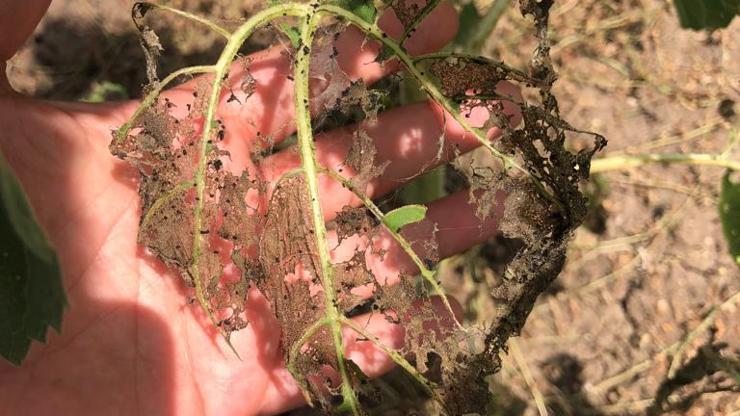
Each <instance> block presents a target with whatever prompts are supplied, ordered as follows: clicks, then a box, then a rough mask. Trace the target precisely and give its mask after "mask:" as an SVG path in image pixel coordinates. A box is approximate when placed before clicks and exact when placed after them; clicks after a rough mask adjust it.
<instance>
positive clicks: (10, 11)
mask: <svg viewBox="0 0 740 416" xmlns="http://www.w3.org/2000/svg"><path fill="white" fill-rule="evenodd" d="M49 3H51V0H24V1H17V0H0V94H1V93H3V92H6V93H7V92H10V91H11V90H10V85H9V84H8V80H7V78H6V75H5V61H7V60H8V59H10V58H11V57H12V56H13V55H15V53H16V52H17V51H18V48H20V47H21V45H22V44H23V42H25V41H26V39H27V38H28V36H29V35H30V34H31V33H32V32H33V30H34V29H35V28H36V25H38V23H39V21H40V20H41V17H42V16H43V15H44V13H46V9H48V8H49Z"/></svg>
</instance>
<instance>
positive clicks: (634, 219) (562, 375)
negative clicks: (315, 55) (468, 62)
mask: <svg viewBox="0 0 740 416" xmlns="http://www.w3.org/2000/svg"><path fill="white" fill-rule="evenodd" d="M166 3H168V4H170V5H172V6H175V7H178V8H182V9H186V10H191V11H199V12H201V13H202V14H204V15H209V16H219V17H221V18H222V19H223V22H224V23H225V24H228V22H229V21H230V20H233V21H237V20H238V19H240V18H242V17H243V16H244V15H245V14H247V13H249V12H250V11H252V10H254V9H255V8H256V7H257V4H256V3H257V2H255V1H251V0H242V1H238V0H232V1H224V0H220V1H219V0H211V1H208V0H172V1H169V2H166ZM478 3H480V4H481V5H484V4H485V3H486V2H478ZM132 4H133V1H131V0H64V1H55V2H54V3H53V5H52V8H51V11H50V13H49V14H47V15H46V17H45V18H44V20H43V21H42V23H41V24H40V26H39V27H38V28H37V31H36V33H35V35H34V36H33V37H32V38H31V39H30V40H29V42H28V43H27V44H26V45H25V46H24V48H23V50H22V51H21V52H20V53H19V54H18V56H16V58H14V60H13V61H11V63H10V65H9V68H8V74H9V78H10V81H11V83H12V84H13V85H14V86H15V87H16V88H17V89H18V90H19V91H21V92H24V93H26V94H28V95H32V96H36V97H45V98H49V99H64V100H82V99H86V100H95V101H100V100H103V99H121V98H127V97H136V96H138V95H139V94H140V89H141V85H142V84H144V82H145V64H144V58H143V54H142V52H141V48H140V46H139V42H138V32H136V30H135V28H134V26H133V24H132V23H131V20H130V9H131V5H132ZM160 23H161V26H162V27H160V28H157V29H158V33H159V34H160V36H161V38H162V41H163V44H164V46H165V48H166V53H165V54H164V61H163V65H162V69H161V70H162V72H163V73H168V72H170V71H172V70H174V69H176V68H179V67H182V66H185V65H191V64H199V63H204V62H213V61H215V59H216V58H217V56H218V53H219V52H220V48H219V47H214V43H215V42H217V39H216V37H215V35H208V34H206V33H205V32H201V31H200V30H197V29H194V28H192V27H191V26H190V25H188V24H186V23H183V22H181V21H178V20H177V19H176V18H170V17H166V18H165V20H164V21H162V22H160ZM550 29H551V32H552V33H551V36H552V43H553V50H552V56H553V59H554V65H555V68H556V70H557V72H558V73H559V77H560V79H559V81H558V82H557V83H556V84H555V90H554V92H555V95H556V96H557V97H558V99H559V100H560V106H561V107H560V108H561V110H562V115H563V118H564V119H566V120H568V121H569V122H570V123H571V124H572V125H574V126H577V127H579V128H582V129H585V130H590V131H595V132H598V133H600V134H603V135H604V136H605V137H607V139H608V140H609V145H608V147H607V149H606V151H605V152H603V153H602V154H600V155H598V156H597V157H598V158H603V157H612V156H618V155H630V154H638V153H646V152H660V153H663V152H691V153H715V154H716V153H721V152H722V151H723V149H724V148H725V147H726V146H727V143H729V141H730V139H731V138H732V137H733V135H735V136H738V135H740V115H738V114H737V113H738V112H740V64H738V62H740V19H735V20H734V21H733V22H732V24H731V25H730V26H729V27H728V28H726V29H723V30H718V31H715V32H714V33H711V34H708V33H703V32H692V31H688V30H683V29H681V28H680V27H679V24H678V20H677V17H676V16H675V12H674V9H673V6H672V2H670V1H667V0H622V1H607V0H561V1H558V2H556V5H555V6H554V9H553V12H552V15H551V26H550ZM530 33H531V23H530V22H528V21H527V20H525V19H523V18H522V17H521V15H520V14H519V13H518V12H517V10H516V7H514V5H513V3H512V6H510V7H509V9H508V10H507V11H506V12H505V13H504V15H503V16H502V18H501V20H500V21H499V23H498V25H497V27H496V30H495V31H494V32H493V34H492V35H491V36H490V37H489V39H488V40H487V42H486V44H485V47H484V50H483V52H484V54H485V55H488V56H492V57H494V58H498V59H502V60H504V61H505V62H507V63H508V64H510V65H512V66H515V67H523V66H524V64H525V63H526V59H527V57H528V56H529V53H530V51H531V49H532V48H533V46H534V41H533V40H532V38H531V36H529V34H530ZM270 41H271V39H269V38H256V39H253V40H252V41H251V44H250V45H249V48H250V49H251V50H257V49H260V48H261V47H262V46H264V45H267V44H269V43H270ZM738 139H740V138H738ZM735 153H736V154H738V155H740V152H739V151H738V150H737V148H736V149H735ZM735 159H737V156H736V157H735ZM722 174H723V170H722V169H719V168H714V167H706V166H695V165H679V164H671V165H657V164H653V165H649V166H642V167H610V168H609V169H605V170H604V171H603V172H599V173H595V174H594V175H593V178H592V181H591V184H590V185H589V186H588V189H587V192H588V194H589V196H590V198H591V200H592V207H591V214H590V216H589V218H588V220H587V222H586V225H585V226H583V227H581V228H580V229H579V230H578V231H577V233H576V234H575V237H574V239H573V241H572V244H571V247H570V250H569V258H568V263H567V265H566V268H565V270H564V272H563V273H562V274H561V276H560V277H559V278H558V280H557V281H556V282H555V284H554V285H553V286H552V287H551V289H550V290H549V292H548V293H547V294H545V295H543V296H542V297H541V298H540V300H539V302H538V304H537V305H536V307H535V309H534V310H533V312H532V314H531V316H530V318H529V320H528V322H527V324H526V326H525V328H524V330H523V332H522V334H521V337H518V338H513V339H512V340H511V341H510V344H509V350H508V355H506V356H505V359H504V368H503V371H501V372H500V373H499V374H498V375H497V376H496V380H495V381H496V385H497V390H499V396H498V397H499V398H498V400H499V402H500V411H499V414H501V415H537V414H542V411H543V410H544V408H546V409H547V411H548V413H549V414H555V415H610V414H645V413H647V412H649V411H651V406H652V405H653V403H654V399H655V397H656V395H658V394H659V393H661V394H662V393H665V392H667V393H666V394H667V396H666V397H665V400H667V403H669V404H670V405H671V406H673V407H675V409H673V410H671V411H669V412H668V413H667V414H676V415H683V414H686V415H740V394H738V392H737V390H735V391H734V392H733V391H726V390H727V386H730V385H731V383H730V384H728V383H727V382H726V381H727V380H721V379H719V378H718V377H715V376H710V377H704V378H701V379H700V380H698V381H696V382H693V383H690V384H689V385H686V386H666V383H665V380H666V378H667V376H668V374H669V373H670V374H673V373H674V372H675V371H676V370H677V369H679V368H681V367H683V366H685V365H686V363H688V362H690V361H691V360H692V359H693V358H694V357H698V356H699V357H700V356H701V354H702V353H701V351H702V347H706V346H707V345H710V344H711V345H718V344H723V343H724V344H726V347H725V349H724V350H723V351H724V352H726V353H730V354H732V355H735V356H737V354H740V326H738V317H740V294H739V293H740V269H739V268H738V267H737V265H735V264H734V263H733V261H732V259H731V257H730V256H729V255H728V250H727V247H726V244H725V241H724V239H723V237H722V230H721V226H720V222H719V218H718V211H717V200H718V194H719V183H720V179H721V176H722ZM511 250H512V248H511V247H509V246H508V245H507V244H506V241H503V240H501V239H498V240H496V239H494V240H492V241H489V242H488V243H487V244H485V245H483V246H480V247H478V248H476V249H474V250H472V251H471V252H469V253H466V254H464V255H459V256H457V257H454V258H451V259H449V260H446V262H445V263H444V264H443V270H442V273H443V274H442V281H443V284H444V285H445V287H446V288H447V289H448V291H449V292H450V293H451V294H452V295H453V296H454V297H455V298H456V299H457V300H459V301H460V302H461V303H463V304H464V305H465V307H466V311H465V313H466V318H467V319H471V320H485V319H486V316H490V315H491V314H492V313H493V310H494V308H495V304H494V303H493V302H492V301H491V300H490V299H488V296H487V292H488V290H487V286H488V285H489V284H490V283H491V281H493V280H495V276H496V273H498V272H500V270H498V269H497V267H496V266H497V264H499V263H500V262H501V260H500V259H502V258H505V257H506V256H507V254H510V253H511ZM383 383H384V384H385V386H386V387H387V388H386V389H385V390H387V392H386V393H387V400H386V402H387V404H388V407H389V409H390V408H393V409H395V410H393V412H397V413H390V411H389V413H386V414H412V413H413V412H417V413H418V414H424V401H423V399H422V398H421V397H420V395H417V394H415V392H414V391H412V390H413V388H412V387H410V385H409V383H408V382H407V380H404V379H403V377H402V376H401V375H399V374H396V373H391V374H390V375H388V376H386V377H385V378H384V381H383ZM669 387H677V388H675V389H672V388H670V389H669ZM723 390H724V391H723ZM538 408H539V410H538ZM399 409H400V410H399ZM306 413H310V410H301V411H296V412H293V414H306Z"/></svg>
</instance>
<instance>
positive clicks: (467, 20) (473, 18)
mask: <svg viewBox="0 0 740 416" xmlns="http://www.w3.org/2000/svg"><path fill="white" fill-rule="evenodd" d="M482 19H483V17H482V16H481V15H480V14H479V13H478V8H476V7H475V3H472V2H471V3H468V4H466V5H464V6H463V7H462V9H460V18H459V21H460V24H459V29H458V30H457V35H456V36H455V40H454V41H453V43H454V44H455V45H460V46H463V45H467V44H468V43H469V42H470V40H471V39H472V38H474V37H475V36H476V34H477V33H478V31H477V30H476V28H477V27H478V24H479V23H480V21H481V20H482Z"/></svg>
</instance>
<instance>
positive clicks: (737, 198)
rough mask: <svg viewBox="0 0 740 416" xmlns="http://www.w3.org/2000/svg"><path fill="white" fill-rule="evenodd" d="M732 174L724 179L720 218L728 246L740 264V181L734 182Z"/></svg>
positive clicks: (726, 174) (729, 173)
mask: <svg viewBox="0 0 740 416" xmlns="http://www.w3.org/2000/svg"><path fill="white" fill-rule="evenodd" d="M731 176H732V175H731V172H727V173H725V176H724V177H723V178H722V189H721V191H720V194H719V218H720V220H721V221H722V231H724V234H725V239H726V240H727V245H728V246H729V247H730V254H731V255H732V258H733V259H734V260H735V263H737V264H740V181H733V180H732V177H731Z"/></svg>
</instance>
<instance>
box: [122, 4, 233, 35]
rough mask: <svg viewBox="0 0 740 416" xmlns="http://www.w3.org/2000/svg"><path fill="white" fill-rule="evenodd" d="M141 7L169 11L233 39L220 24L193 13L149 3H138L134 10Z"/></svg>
mask: <svg viewBox="0 0 740 416" xmlns="http://www.w3.org/2000/svg"><path fill="white" fill-rule="evenodd" d="M139 5H145V6H147V7H151V8H154V9H160V10H165V11H168V12H170V13H174V14H176V15H178V16H181V17H184V18H186V19H189V20H192V21H194V22H196V23H200V24H202V25H204V26H206V27H208V28H209V29H211V30H213V31H214V32H216V33H218V34H219V35H221V36H223V37H224V38H225V39H226V40H229V39H231V33H229V31H228V30H226V29H224V28H223V27H221V26H219V25H218V24H216V23H214V22H212V21H210V20H208V19H206V18H204V17H201V16H198V15H195V14H192V13H188V12H185V11H182V10H178V9H174V8H172V7H169V6H165V5H162V4H155V3H149V2H138V3H136V5H134V10H136V7H137V6H139Z"/></svg>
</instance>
